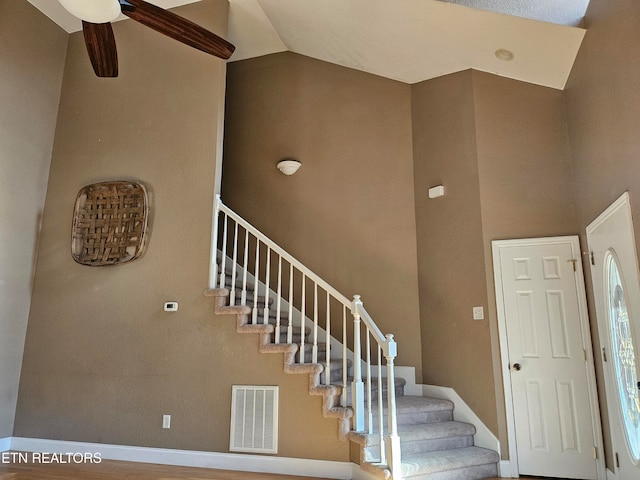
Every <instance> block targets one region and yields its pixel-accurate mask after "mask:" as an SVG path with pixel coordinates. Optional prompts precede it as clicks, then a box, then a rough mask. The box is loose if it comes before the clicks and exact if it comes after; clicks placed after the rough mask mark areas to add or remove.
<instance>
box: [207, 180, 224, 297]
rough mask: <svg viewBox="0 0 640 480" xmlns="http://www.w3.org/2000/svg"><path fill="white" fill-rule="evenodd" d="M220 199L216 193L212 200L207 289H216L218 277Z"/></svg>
mask: <svg viewBox="0 0 640 480" xmlns="http://www.w3.org/2000/svg"><path fill="white" fill-rule="evenodd" d="M221 203H222V199H221V198H220V194H219V193H216V196H215V198H214V200H213V222H212V226H211V264H212V265H211V268H210V269H209V288H216V280H217V277H218V217H219V216H220V204H221Z"/></svg>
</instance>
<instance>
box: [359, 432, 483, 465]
mask: <svg viewBox="0 0 640 480" xmlns="http://www.w3.org/2000/svg"><path fill="white" fill-rule="evenodd" d="M400 440H401V442H400V444H401V446H402V450H401V451H402V454H403V455H412V454H414V453H421V452H437V451H442V450H451V449H454V448H465V447H472V446H473V437H472V436H460V437H451V438H433V439H429V440H420V441H413V442H405V441H402V436H400ZM379 452H380V450H379V447H378V446H377V445H372V446H370V447H366V448H365V459H366V461H368V462H376V461H379Z"/></svg>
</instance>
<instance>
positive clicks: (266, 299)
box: [263, 246, 271, 325]
mask: <svg viewBox="0 0 640 480" xmlns="http://www.w3.org/2000/svg"><path fill="white" fill-rule="evenodd" d="M266 274H267V276H266V278H265V280H264V281H265V289H264V318H263V323H264V324H265V325H266V324H267V323H269V296H270V294H269V283H270V281H271V247H269V246H267V268H266Z"/></svg>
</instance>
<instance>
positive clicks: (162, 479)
mask: <svg viewBox="0 0 640 480" xmlns="http://www.w3.org/2000/svg"><path fill="white" fill-rule="evenodd" d="M72 479H73V480H122V479H127V480H302V479H304V480H309V477H297V476H292V475H274V474H269V473H248V472H235V471H230V470H214V469H208V468H192V467H174V466H167V465H155V464H149V463H133V462H117V461H113V460H102V461H101V462H100V463H93V464H92V463H82V464H73V463H71V464H57V463H48V464H44V463H13V464H8V463H0V480H72ZM319 480H328V479H319Z"/></svg>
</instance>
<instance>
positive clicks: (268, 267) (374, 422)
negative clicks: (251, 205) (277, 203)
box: [209, 195, 402, 480]
mask: <svg viewBox="0 0 640 480" xmlns="http://www.w3.org/2000/svg"><path fill="white" fill-rule="evenodd" d="M212 239H213V240H212V250H211V262H212V263H211V269H210V278H209V287H210V288H212V289H215V288H228V289H229V290H230V300H229V301H230V305H245V306H249V307H251V308H252V316H251V322H252V323H253V324H258V323H264V324H269V323H271V324H273V325H274V328H275V332H274V337H273V341H274V343H289V344H296V345H298V355H297V358H296V361H297V362H298V363H300V364H303V363H320V364H322V365H323V366H324V377H323V381H324V383H325V384H326V385H329V384H331V383H332V382H331V378H332V376H331V371H332V368H336V367H334V365H335V364H337V363H341V368H342V375H341V378H340V380H339V382H340V386H341V387H342V395H341V397H340V405H341V406H342V407H346V406H347V404H348V398H347V397H348V387H349V379H348V369H349V368H348V358H349V356H350V354H351V353H352V356H353V378H352V380H351V385H350V387H351V407H352V408H353V413H354V414H353V425H352V429H353V430H355V431H357V432H365V433H368V434H370V435H377V436H379V438H380V452H379V460H380V463H381V464H382V465H387V468H388V469H389V470H390V472H391V478H392V479H395V480H400V479H401V478H402V477H401V470H400V437H399V436H398V427H397V419H396V394H395V374H394V361H395V358H396V356H397V345H396V342H395V340H394V339H393V335H390V334H389V335H386V336H385V335H384V334H383V333H382V332H381V331H380V329H379V328H378V326H377V325H376V324H375V323H374V321H373V319H372V318H371V316H370V315H369V313H368V312H367V310H366V309H365V308H364V305H363V303H362V300H361V299H360V296H359V295H356V296H354V298H353V300H352V301H351V300H349V299H348V298H347V297H345V296H344V295H342V294H341V293H340V292H338V291H337V290H336V289H335V288H333V287H332V286H331V285H329V284H328V283H327V282H325V281H324V280H322V279H321V278H320V277H319V276H317V275H316V274H315V273H313V272H312V271H311V270H309V269H308V268H307V267H305V266H304V265H303V264H302V263H301V262H299V261H298V260H296V259H295V258H294V257H293V256H291V255H289V254H288V253H287V252H286V251H285V250H284V249H282V248H281V247H280V246H278V245H277V244H276V243H275V242H273V241H272V240H270V239H269V238H268V237H267V236H265V235H264V234H262V233H261V232H260V231H259V230H258V229H257V228H255V227H254V226H252V225H251V224H250V223H249V222H247V221H246V220H244V219H243V218H242V217H240V216H239V215H238V214H236V213H235V212H234V211H233V210H231V209H230V208H229V207H227V206H226V205H224V204H223V203H222V200H221V198H220V195H216V198H215V209H214V216H213V231H212ZM219 252H220V255H219ZM239 261H241V262H242V263H241V264H239V263H238V262H239ZM218 262H219V263H218ZM274 265H275V267H274ZM250 272H252V273H250ZM249 275H251V276H252V277H253V278H252V281H253V284H251V282H250V279H249ZM272 285H275V291H272V289H271V286H272ZM285 285H286V286H287V287H286V292H285V287H284V286H285ZM250 297H252V298H250ZM283 301H284V303H286V304H287V306H288V307H287V308H286V309H283ZM273 304H275V312H274V311H272V308H273ZM294 309H296V310H298V311H299V312H300V315H299V319H298V322H297V325H296V326H294V323H296V322H295V321H294V318H293V317H294ZM285 310H286V311H285ZM347 311H350V312H351V316H352V317H353V331H352V332H350V331H349V328H348V321H347ZM322 317H324V326H321V325H320V322H321V318H322ZM296 327H297V328H296ZM296 329H297V331H298V333H297V335H295V333H294V331H296ZM320 329H324V332H325V334H324V339H321V338H319V335H320V334H319V330H320ZM332 332H338V333H339V335H340V336H341V338H338V340H339V341H340V343H341V350H342V351H338V352H335V354H334V352H332V347H331V338H332V337H331V333H332ZM283 333H286V336H284V337H283V335H282V334H283ZM363 334H364V335H363ZM294 335H295V340H294ZM334 338H336V337H334ZM348 345H351V348H349V347H348ZM334 355H335V356H334ZM340 355H341V357H340ZM332 358H334V359H335V361H334V362H332ZM383 359H384V360H383ZM372 362H373V364H372ZM383 367H386V372H384V371H383ZM363 369H364V373H363ZM372 369H373V370H372ZM384 373H386V378H385V375H384ZM385 380H386V385H384V382H385ZM385 386H386V391H387V409H386V412H385V411H384V407H383V389H384V387H385ZM374 389H376V390H377V395H376V398H374V394H373V390H374Z"/></svg>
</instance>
